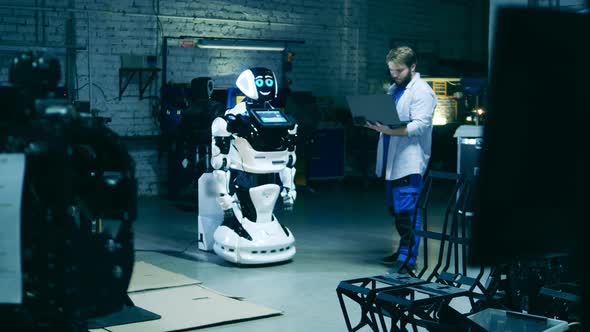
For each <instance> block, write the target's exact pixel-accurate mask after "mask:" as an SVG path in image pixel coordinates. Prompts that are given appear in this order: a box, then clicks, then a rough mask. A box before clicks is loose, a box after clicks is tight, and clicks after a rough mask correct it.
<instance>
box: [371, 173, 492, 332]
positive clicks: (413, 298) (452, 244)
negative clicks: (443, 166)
mask: <svg viewBox="0 0 590 332" xmlns="http://www.w3.org/2000/svg"><path fill="white" fill-rule="evenodd" d="M433 179H446V180H451V181H455V186H454V188H453V192H452V194H451V197H450V199H449V202H448V204H447V208H446V212H445V217H444V220H443V227H442V231H441V233H437V232H432V231H429V230H428V222H427V219H426V218H427V217H426V216H427V214H426V207H427V203H428V198H429V193H430V190H431V186H432V180H433ZM470 189H471V183H470V181H468V180H467V179H466V178H464V177H463V176H460V175H456V174H454V173H445V172H431V173H430V174H428V175H427V177H426V180H425V189H424V190H423V193H424V195H423V196H422V195H421V196H422V197H421V199H422V200H421V202H420V205H419V207H418V208H417V209H416V212H415V213H416V214H417V213H418V210H421V211H422V213H423V221H424V223H423V227H422V229H421V230H414V234H415V235H418V236H420V237H421V238H422V239H423V241H424V243H423V246H424V248H425V249H424V250H425V251H424V252H425V254H424V265H425V266H424V267H423V268H422V269H421V270H420V272H419V273H418V277H419V278H422V276H423V275H424V274H425V272H426V270H427V261H428V257H427V256H428V255H427V248H428V239H436V240H439V241H440V246H439V254H438V260H437V264H436V265H435V267H434V269H433V270H432V271H431V272H430V273H429V275H428V277H426V278H425V279H424V280H425V281H426V282H425V283H421V284H417V285H409V286H407V287H401V288H398V289H395V290H384V291H382V292H379V293H378V294H377V295H376V296H375V307H376V312H377V313H378V314H379V321H380V326H381V328H382V329H383V331H387V325H386V323H385V316H387V317H390V319H391V325H390V330H391V331H406V330H407V329H406V326H407V325H408V324H410V325H411V326H412V329H413V330H414V331H417V326H421V327H424V328H427V329H432V330H441V329H443V330H444V328H443V325H444V324H441V323H440V320H439V317H438V313H439V311H440V310H441V309H442V308H443V307H445V306H448V303H449V302H450V301H451V300H452V299H454V298H458V297H467V298H468V299H469V301H470V304H471V307H472V311H473V308H474V307H475V301H476V300H478V299H482V298H484V296H485V295H484V293H485V288H484V286H483V284H482V283H481V282H480V280H481V278H482V276H483V274H484V267H483V266H482V267H480V269H479V272H478V274H477V276H475V277H468V276H467V250H468V248H467V247H468V246H469V236H468V235H467V232H466V220H465V219H466V218H467V216H466V214H465V213H461V211H465V209H464V207H465V204H466V202H467V198H468V197H469V194H470ZM449 218H450V219H451V223H450V225H449ZM414 220H416V218H414ZM451 266H454V270H452V271H450V269H451ZM441 267H442V268H441ZM476 289H477V290H479V291H480V292H477V291H476ZM419 295H421V296H419ZM398 324H399V327H398Z"/></svg>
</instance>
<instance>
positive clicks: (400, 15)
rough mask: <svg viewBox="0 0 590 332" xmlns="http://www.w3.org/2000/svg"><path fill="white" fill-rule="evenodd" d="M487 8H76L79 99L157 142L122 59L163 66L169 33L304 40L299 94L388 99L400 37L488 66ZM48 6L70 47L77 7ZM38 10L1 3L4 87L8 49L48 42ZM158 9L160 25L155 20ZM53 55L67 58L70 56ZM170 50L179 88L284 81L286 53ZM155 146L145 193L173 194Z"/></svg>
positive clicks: (364, 1)
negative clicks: (264, 71)
mask: <svg viewBox="0 0 590 332" xmlns="http://www.w3.org/2000/svg"><path fill="white" fill-rule="evenodd" d="M478 2H479V1H474V2H471V1H450V0H447V1H445V0H425V1H413V0H398V1H384V0H327V1H315V0H268V1H252V0H232V1H229V0H210V1H207V2H203V1H174V0H160V1H158V0H154V1H150V0H135V1H133V0H118V1H113V0H76V1H75V10H74V11H73V13H72V15H73V17H74V18H75V20H76V38H77V40H76V43H77V44H78V45H82V46H84V47H87V48H88V49H87V50H82V51H78V52H77V66H76V74H77V85H76V86H77V87H78V88H79V89H78V90H77V98H78V99H80V100H89V98H90V95H91V96H92V99H91V104H92V107H93V108H96V109H99V110H100V111H101V115H102V116H108V117H111V118H112V123H111V124H110V126H111V128H113V129H114V130H115V131H116V132H118V133H119V134H121V135H124V136H153V135H157V134H158V133H159V131H158V128H157V126H156V124H155V122H154V121H153V117H152V109H153V108H154V107H156V106H157V104H156V103H155V101H154V100H153V99H150V98H147V99H143V100H139V98H138V97H137V95H138V85H137V83H136V82H132V83H131V84H129V86H128V87H127V90H126V91H125V93H124V95H123V98H122V99H121V100H119V99H118V93H119V87H118V85H119V75H118V70H119V67H120V66H121V62H120V56H121V55H125V54H134V55H154V54H157V55H158V61H159V65H160V66H161V59H162V57H161V56H162V55H161V50H160V48H159V46H160V45H161V42H162V40H161V37H162V35H166V36H181V35H196V36H209V37H233V38H254V39H289V40H304V41H305V43H304V44H292V45H291V46H290V47H289V49H290V50H291V51H293V52H294V54H295V56H294V59H293V69H292V72H290V73H288V74H287V75H288V77H289V79H291V80H292V81H293V85H292V86H291V88H292V89H293V90H298V91H312V92H313V93H314V95H316V96H324V95H330V96H345V95H348V94H354V93H367V92H368V91H373V92H374V91H379V89H380V86H381V82H382V81H383V80H384V79H385V78H386V76H385V74H386V72H385V64H384V58H385V55H386V53H387V50H388V47H389V43H390V40H391V39H392V38H413V39H425V40H426V39H433V40H440V44H441V49H440V51H441V56H443V57H447V58H457V59H471V60H480V61H484V60H485V56H486V55H487V53H486V52H485V51H480V50H482V49H483V50H485V49H486V36H487V33H486V31H480V33H477V32H475V31H473V29H472V26H473V25H474V24H473V23H468V19H471V22H473V21H476V20H475V19H474V18H473V16H474V15H478V13H481V14H482V15H483V13H484V12H485V10H479V11H478V10H477V6H478V4H477V3H478ZM46 3H47V5H48V6H50V7H52V8H58V10H55V11H50V12H46V13H45V14H44V16H45V25H44V26H42V27H41V26H40V25H39V24H37V30H38V31H40V30H41V29H43V30H44V31H45V35H46V40H47V41H48V42H52V43H61V44H63V43H64V41H65V20H66V18H67V17H68V15H69V14H68V12H67V11H65V10H63V8H65V7H66V6H67V4H68V1H67V0H59V1H57V0H56V1H50V0H47V1H46ZM473 3H476V4H473ZM482 3H483V1H482ZM34 4H35V1H33V0H0V32H1V34H0V65H2V69H0V70H1V71H0V82H6V80H7V63H8V60H9V59H11V57H12V56H13V55H14V50H15V49H14V48H12V53H10V52H8V51H7V49H8V46H6V45H7V44H9V43H11V42H14V43H16V42H22V41H29V42H35V41H36V40H39V36H40V35H39V34H38V35H37V36H36V35H35V31H36V30H35V23H36V21H35V19H34V12H33V11H32V10H30V9H23V8H22V7H30V6H33V5H34ZM11 6H13V7H20V9H14V8H10V7H11ZM157 8H159V14H160V19H159V23H158V20H156V17H155V16H154V13H155V12H156V9H157ZM89 25H90V28H89ZM160 27H161V28H162V29H160ZM89 29H90V31H89ZM478 29H480V30H481V27H478ZM89 32H90V33H89ZM480 34H481V35H483V37H482V36H481V35H480ZM465 38H469V39H470V41H469V42H465ZM16 50H18V48H16ZM54 51H55V52H54V53H57V54H59V56H60V57H61V58H62V59H63V55H64V54H65V53H64V52H63V51H59V50H54ZM168 52H169V53H168V70H167V79H168V80H169V81H172V82H185V83H188V82H190V79H192V78H194V77H198V76H209V77H212V78H213V79H214V80H215V82H216V85H217V86H219V87H227V86H230V85H233V81H234V80H235V78H236V77H237V75H238V74H239V72H241V71H242V70H243V69H245V68H247V67H251V66H267V67H269V68H271V69H273V70H274V71H275V72H276V73H277V75H278V76H279V80H280V79H281V77H280V75H281V74H280V70H281V60H282V58H281V57H282V56H281V54H280V53H274V52H259V51H256V52H254V51H244V52H239V51H232V50H204V49H197V48H195V49H181V48H177V47H170V48H169V51H168ZM89 59H90V60H89ZM62 63H63V62H62ZM89 64H90V71H89V70H88V68H89ZM89 74H90V75H89ZM160 77H161V76H158V79H157V80H156V81H155V82H153V83H152V84H151V86H150V87H148V89H147V90H146V92H145V95H146V96H158V94H159V92H158V91H159V86H160V84H161V81H160ZM90 80H91V81H92V84H90ZM90 89H91V90H90ZM156 146H157V145H156V143H155V139H152V140H151V143H149V144H148V145H144V146H142V147H137V146H131V147H130V149H132V154H133V156H134V158H135V159H136V163H137V174H138V177H139V179H140V193H141V194H147V195H155V194H158V193H165V192H162V188H165V183H166V178H165V169H164V168H162V165H161V164H162V163H160V162H158V161H157V152H156V150H155V148H156Z"/></svg>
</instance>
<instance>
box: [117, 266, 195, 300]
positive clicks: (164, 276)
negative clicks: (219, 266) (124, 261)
mask: <svg viewBox="0 0 590 332" xmlns="http://www.w3.org/2000/svg"><path fill="white" fill-rule="evenodd" d="M200 283H201V281H199V280H196V279H192V278H189V277H187V276H185V275H182V274H178V273H174V272H170V271H167V270H164V269H161V268H159V267H157V266H155V265H152V264H149V263H146V262H143V261H137V262H135V265H134V266H133V274H132V275H131V281H130V283H129V288H127V292H128V293H131V292H137V291H146V290H150V289H160V288H168V287H178V286H185V285H194V284H200Z"/></svg>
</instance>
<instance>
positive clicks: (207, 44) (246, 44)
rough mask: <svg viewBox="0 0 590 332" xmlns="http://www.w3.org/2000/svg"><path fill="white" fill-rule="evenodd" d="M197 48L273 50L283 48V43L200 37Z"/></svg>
mask: <svg viewBox="0 0 590 332" xmlns="http://www.w3.org/2000/svg"><path fill="white" fill-rule="evenodd" d="M197 46H198V47H199V48H217V49H228V50H250V51H275V52H280V51H283V50H284V49H285V45H282V44H277V43H273V42H268V41H257V40H238V39H236V40H232V39H200V40H199V41H198V42H197Z"/></svg>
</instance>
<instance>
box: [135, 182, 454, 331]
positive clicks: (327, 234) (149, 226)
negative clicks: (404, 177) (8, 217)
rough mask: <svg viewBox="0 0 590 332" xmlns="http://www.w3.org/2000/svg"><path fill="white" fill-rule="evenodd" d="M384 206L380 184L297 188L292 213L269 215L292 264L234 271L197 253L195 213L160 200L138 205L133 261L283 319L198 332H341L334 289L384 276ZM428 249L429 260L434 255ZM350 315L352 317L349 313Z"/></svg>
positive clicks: (436, 216) (435, 216)
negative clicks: (291, 240) (291, 246)
mask: <svg viewBox="0 0 590 332" xmlns="http://www.w3.org/2000/svg"><path fill="white" fill-rule="evenodd" d="M443 187H444V186H443ZM436 188H437V187H436V186H435V190H434V194H433V198H432V202H433V204H434V205H433V207H434V208H433V209H432V211H433V213H432V215H431V216H430V218H429V222H430V225H431V226H432V227H434V228H437V227H440V224H441V220H442V219H441V217H440V216H441V215H442V212H441V211H442V209H443V207H444V205H445V202H446V200H447V199H448V197H449V195H448V193H447V192H448V190H447V189H448V188H442V187H441V188H442V189H441V190H438V191H437V189H436ZM384 200H385V193H384V189H383V184H382V183H380V182H377V181H374V182H371V183H368V184H366V183H362V182H352V181H329V182H318V183H311V184H310V185H309V186H308V187H307V188H305V189H304V188H300V190H299V191H298V199H297V201H296V204H295V208H294V210H293V211H292V212H289V213H287V212H278V213H277V217H278V219H279V221H280V222H281V223H283V224H284V225H286V226H288V227H289V228H290V229H291V231H292V232H293V234H294V236H295V239H296V247H297V254H296V255H295V258H294V259H293V260H292V261H290V262H288V263H284V264H277V265H271V266H258V267H237V266H235V265H232V264H229V263H227V262H225V261H223V260H222V259H220V258H219V257H217V256H216V255H215V254H213V253H207V252H203V251H200V250H198V248H197V245H196V239H197V235H196V234H197V214H196V211H190V210H187V209H179V208H178V207H177V206H175V203H174V202H171V201H167V200H164V199H159V198H140V205H139V217H138V220H137V222H136V225H135V235H136V236H135V247H136V250H137V251H136V260H144V261H146V262H148V263H151V264H154V265H156V266H158V267H160V268H163V269H166V270H169V271H172V272H175V273H181V274H184V275H187V276H189V277H191V278H194V279H198V280H201V281H202V282H203V285H205V286H206V287H209V288H212V289H214V290H216V291H218V292H221V293H224V294H227V295H231V296H240V297H243V298H244V300H245V301H248V302H251V303H255V304H259V305H263V306H266V307H270V308H274V309H277V310H280V311H282V312H283V315H281V316H276V317H270V318H263V319H257V320H251V321H246V322H240V323H235V324H228V325H222V326H215V327H209V328H206V329H204V330H206V331H215V332H217V331H241V332H249V331H282V332H288V331H303V330H306V331H323V332H330V331H345V330H346V325H345V323H344V319H343V315H342V311H341V309H340V305H339V303H338V298H337V296H336V287H337V286H338V283H339V282H340V281H341V280H346V279H351V278H357V277H368V276H373V275H380V274H385V273H388V272H390V269H391V268H390V267H388V266H387V265H384V264H382V263H381V262H380V261H379V259H380V258H381V257H383V256H386V255H388V254H391V252H392V249H393V248H394V247H397V241H398V239H399V237H398V236H397V232H396V231H395V228H394V225H393V222H392V218H391V217H390V216H389V214H388V212H387V209H386V207H385V201H384ZM429 215H430V213H429ZM432 247H433V248H431V249H432V250H429V251H430V253H429V260H431V261H433V260H434V259H435V258H436V255H437V253H438V251H437V250H436V248H434V246H432ZM162 253H163V254H164V255H162ZM179 258H180V259H179ZM421 259H422V258H420V260H421ZM350 311H351V312H352V313H353V314H352V315H353V316H352V317H356V316H354V312H355V311H356V308H354V307H352V308H350ZM195 314H198V313H195ZM352 319H353V321H354V320H355V319H356V318H352ZM361 331H370V329H369V328H368V327H364V328H363V329H361Z"/></svg>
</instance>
